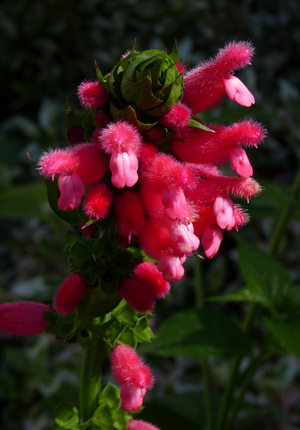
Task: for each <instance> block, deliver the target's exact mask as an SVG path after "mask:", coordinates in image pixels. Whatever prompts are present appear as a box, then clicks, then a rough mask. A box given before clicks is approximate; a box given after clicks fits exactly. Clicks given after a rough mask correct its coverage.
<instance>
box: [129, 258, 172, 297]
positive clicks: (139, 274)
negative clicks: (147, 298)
mask: <svg viewBox="0 0 300 430" xmlns="http://www.w3.org/2000/svg"><path fill="white" fill-rule="evenodd" d="M133 275H134V276H135V277H136V279H137V280H138V281H140V282H142V283H143V284H144V285H145V286H146V287H147V288H149V290H150V291H151V293H152V294H153V296H154V297H157V298H161V297H165V295H167V294H168V293H169V292H170V284H169V282H167V281H166V280H165V279H164V278H163V276H162V274H161V272H160V271H159V270H158V267H157V266H156V265H155V264H153V263H150V262H149V261H144V262H143V263H141V264H138V265H137V266H135V268H134V269H133Z"/></svg>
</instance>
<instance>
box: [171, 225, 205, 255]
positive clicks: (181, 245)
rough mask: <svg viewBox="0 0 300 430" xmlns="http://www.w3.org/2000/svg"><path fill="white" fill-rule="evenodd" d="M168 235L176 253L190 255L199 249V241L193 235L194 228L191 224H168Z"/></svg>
mask: <svg viewBox="0 0 300 430" xmlns="http://www.w3.org/2000/svg"><path fill="white" fill-rule="evenodd" d="M169 234H170V238H171V240H173V242H175V243H176V245H177V249H178V251H179V252H181V253H183V254H190V253H191V252H192V251H196V249H198V248H199V245H200V240H199V239H198V237H197V236H195V235H194V227H193V224H192V223H191V222H189V223H188V224H185V223H179V222H173V223H170V224H169Z"/></svg>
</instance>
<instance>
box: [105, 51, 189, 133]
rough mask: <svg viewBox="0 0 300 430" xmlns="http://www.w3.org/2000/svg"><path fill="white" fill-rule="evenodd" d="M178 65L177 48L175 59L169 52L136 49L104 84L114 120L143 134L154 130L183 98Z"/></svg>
mask: <svg viewBox="0 0 300 430" xmlns="http://www.w3.org/2000/svg"><path fill="white" fill-rule="evenodd" d="M178 63H179V58H178V52H177V46H176V44H175V47H174V51H173V53H172V54H171V55H168V54H167V51H166V50H164V51H159V50H156V49H150V50H148V51H143V52H140V53H138V52H134V49H133V50H132V51H131V52H130V53H129V54H128V55H127V56H126V57H125V58H122V59H121V60H120V61H119V62H118V63H117V65H116V66H115V67H114V68H113V70H112V71H111V73H110V74H109V75H107V76H105V77H104V78H103V81H102V82H103V84H104V85H105V86H106V88H107V89H108V91H109V94H110V112H111V115H112V117H113V120H114V121H116V120H118V119H124V120H126V121H129V122H131V123H133V124H134V125H136V126H138V128H139V129H140V131H145V130H148V129H150V128H152V127H153V126H154V125H155V124H156V123H157V121H158V119H159V118H160V117H161V116H163V115H165V114H166V113H168V112H169V111H170V110H171V109H172V107H173V106H174V104H175V103H177V102H178V101H179V100H180V99H181V97H182V93H183V76H182V74H179V72H178V68H177V64H178Z"/></svg>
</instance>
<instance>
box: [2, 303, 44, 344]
mask: <svg viewBox="0 0 300 430" xmlns="http://www.w3.org/2000/svg"><path fill="white" fill-rule="evenodd" d="M44 311H52V308H51V307H50V306H48V305H44V304H42V303H33V302H18V303H5V304H3V305H0V334H2V333H3V334H5V335H8V336H31V335H34V334H40V333H44V332H45V330H46V326H47V324H48V322H47V321H46V320H45V318H44Z"/></svg>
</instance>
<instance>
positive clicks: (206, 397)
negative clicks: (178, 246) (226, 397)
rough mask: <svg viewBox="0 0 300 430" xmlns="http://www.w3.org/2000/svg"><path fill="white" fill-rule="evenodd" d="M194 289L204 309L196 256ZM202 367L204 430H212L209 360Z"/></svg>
mask: <svg viewBox="0 0 300 430" xmlns="http://www.w3.org/2000/svg"><path fill="white" fill-rule="evenodd" d="M193 258H194V265H193V266H194V289H195V296H196V306H197V308H198V309H201V308H202V307H203V291H202V282H201V267H200V261H199V258H198V257H197V256H196V255H194V257H193ZM200 366H201V371H202V386H203V407H204V414H205V425H204V430H211V428H212V417H211V400H210V380H209V366H208V361H207V358H200Z"/></svg>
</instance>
